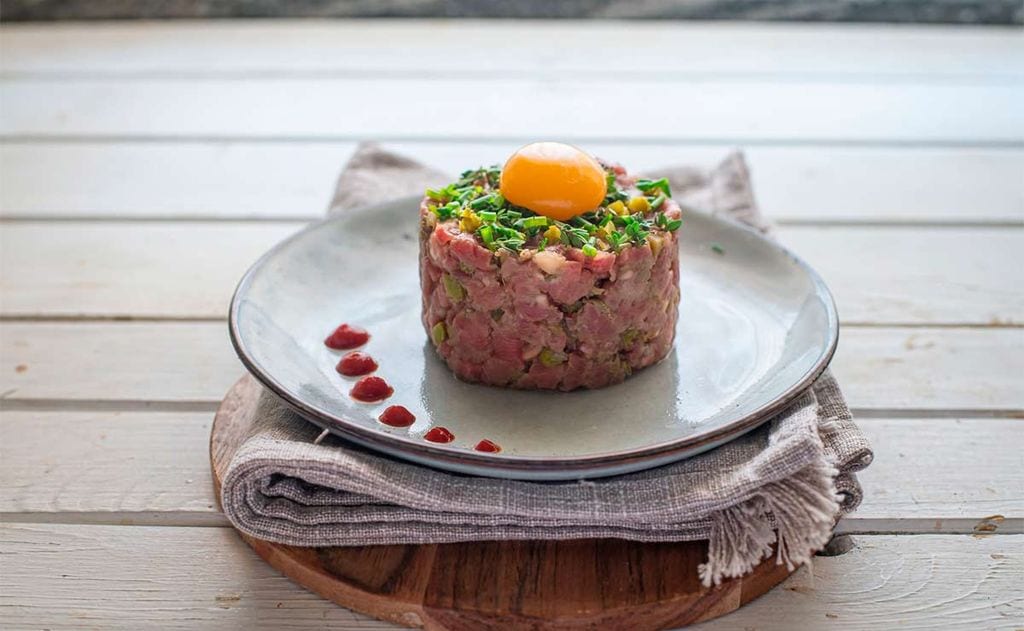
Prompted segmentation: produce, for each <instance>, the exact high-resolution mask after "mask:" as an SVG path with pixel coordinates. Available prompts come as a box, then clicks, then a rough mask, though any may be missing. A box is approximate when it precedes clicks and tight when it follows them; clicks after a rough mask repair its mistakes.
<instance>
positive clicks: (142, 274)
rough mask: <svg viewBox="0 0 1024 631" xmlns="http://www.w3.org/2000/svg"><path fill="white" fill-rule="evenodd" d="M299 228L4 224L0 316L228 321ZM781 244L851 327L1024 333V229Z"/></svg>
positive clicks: (859, 233) (806, 238) (844, 233)
mask: <svg viewBox="0 0 1024 631" xmlns="http://www.w3.org/2000/svg"><path fill="white" fill-rule="evenodd" d="M301 227H302V224H301V223H292V222H281V223H253V224H237V223H220V222H202V223H189V222H143V223H95V222H62V223H58V224H55V223H47V222H7V223H3V224H0V245H2V248H0V249H2V251H0V288H2V289H3V291H4V293H5V296H4V301H3V304H2V305H0V313H2V314H3V315H6V316H16V317H36V316H46V317H78V316H92V317H172V318H220V317H225V316H226V314H227V309H228V303H229V300H230V296H231V293H232V290H233V289H234V287H235V284H236V283H237V281H238V279H239V278H240V277H241V276H242V274H243V273H244V272H245V270H246V269H247V268H248V267H249V266H250V265H251V264H252V262H253V261H255V260H256V259H257V258H258V257H259V256H260V255H261V254H262V253H263V252H264V251H266V250H267V249H268V248H269V247H270V246H272V245H273V244H274V243H276V242H278V241H280V240H282V239H284V238H285V237H287V236H288V235H289V234H291V233H293V232H295V231H296V230H298V229H299V228H301ZM781 237H782V240H783V241H784V242H785V243H786V244H787V245H788V246H790V247H791V248H792V249H793V251H795V252H797V253H799V254H800V255H801V256H803V257H805V258H806V260H807V261H808V262H810V263H811V264H812V265H813V266H815V267H816V268H817V269H818V271H819V272H820V273H821V274H822V276H823V277H824V278H825V280H826V282H828V283H829V286H830V287H831V289H832V291H833V293H834V294H835V296H836V301H837V303H838V305H839V313H840V316H841V319H842V321H843V322H845V323H848V324H850V323H872V324H879V323H881V324H887V323H908V324H937V323H955V324H972V325H989V324H1021V323H1024V283H1022V282H1021V272H1020V267H1019V265H1017V262H1018V258H1019V253H1020V252H1021V250H1022V248H1024V230H1017V229H1006V228H1000V227H958V228H946V227H860V226H788V227H786V228H785V229H784V230H783V231H782V233H781ZM726 256H728V253H727V254H726ZM866 263H870V264H866Z"/></svg>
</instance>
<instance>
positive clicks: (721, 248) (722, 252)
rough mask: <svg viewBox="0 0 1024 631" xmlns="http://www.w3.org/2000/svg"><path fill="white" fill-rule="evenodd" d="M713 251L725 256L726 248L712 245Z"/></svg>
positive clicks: (715, 244)
mask: <svg viewBox="0 0 1024 631" xmlns="http://www.w3.org/2000/svg"><path fill="white" fill-rule="evenodd" d="M711 251H712V252H714V253H715V254H725V248H723V247H722V246H721V245H720V244H718V243H712V244H711Z"/></svg>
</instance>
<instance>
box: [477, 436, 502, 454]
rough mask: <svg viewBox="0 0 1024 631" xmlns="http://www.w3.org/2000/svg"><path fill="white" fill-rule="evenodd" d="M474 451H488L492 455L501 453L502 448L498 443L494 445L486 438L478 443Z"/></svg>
mask: <svg viewBox="0 0 1024 631" xmlns="http://www.w3.org/2000/svg"><path fill="white" fill-rule="evenodd" d="M473 449H476V450H477V451H486V452H487V453H491V454H496V453H498V452H499V451H501V447H499V446H498V444H497V443H492V442H491V441H489V440H487V439H486V438H485V439H483V440H481V441H480V442H478V443H477V444H476V447H473Z"/></svg>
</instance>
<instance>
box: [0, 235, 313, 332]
mask: <svg viewBox="0 0 1024 631" xmlns="http://www.w3.org/2000/svg"><path fill="white" fill-rule="evenodd" d="M302 225H303V224H299V223H273V224H247V225H237V224H205V223H152V224H107V223H69V224H48V223H24V224H21V223H14V224H6V225H2V226H0V244H2V246H3V248H2V250H3V251H2V252H0V267H2V270H0V288H2V289H3V291H4V301H3V305H2V307H0V308H2V310H3V312H4V313H6V314H25V315H71V316H77V315H92V316H113V317H120V316H142V317H153V316H170V317H201V318H226V317H227V312H228V303H229V301H230V298H231V293H232V291H233V289H234V287H235V285H236V284H237V283H238V280H239V279H240V278H241V277H242V274H244V273H245V270H246V269H248V268H249V266H250V265H251V264H252V263H253V262H254V261H255V260H256V259H257V258H259V257H260V255H261V254H262V253H263V252H265V251H266V250H268V249H269V248H270V247H271V246H272V245H274V244H275V243H277V242H278V241H281V240H282V239H284V238H285V237H287V236H288V235H289V234H291V233H292V232H295V231H296V230H298V229H299V228H300V227H302Z"/></svg>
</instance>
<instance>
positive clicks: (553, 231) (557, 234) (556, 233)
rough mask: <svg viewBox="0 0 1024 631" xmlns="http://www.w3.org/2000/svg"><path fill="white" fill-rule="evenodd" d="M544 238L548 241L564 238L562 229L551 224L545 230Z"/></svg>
mask: <svg viewBox="0 0 1024 631" xmlns="http://www.w3.org/2000/svg"><path fill="white" fill-rule="evenodd" d="M544 238H545V239H547V240H548V243H554V242H556V241H558V240H559V239H561V238H562V231H561V230H559V229H558V226H551V227H550V228H548V229H547V230H545V231H544Z"/></svg>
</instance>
